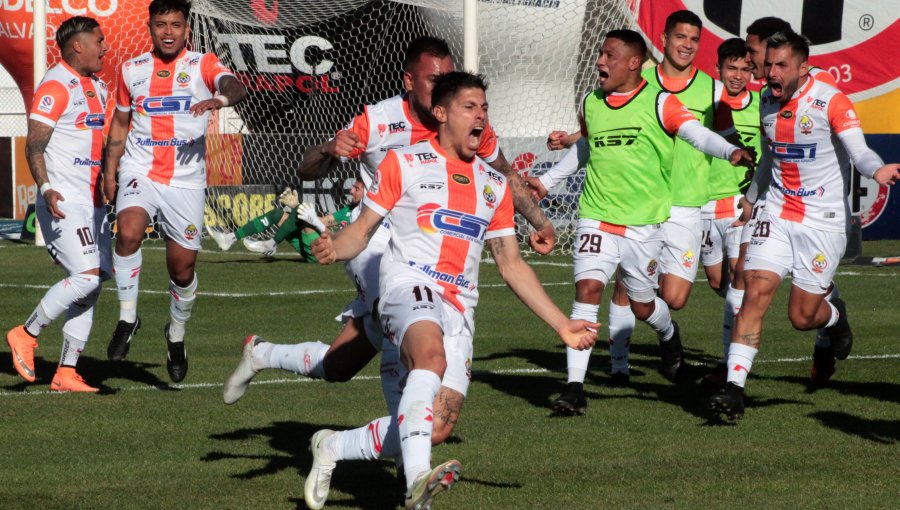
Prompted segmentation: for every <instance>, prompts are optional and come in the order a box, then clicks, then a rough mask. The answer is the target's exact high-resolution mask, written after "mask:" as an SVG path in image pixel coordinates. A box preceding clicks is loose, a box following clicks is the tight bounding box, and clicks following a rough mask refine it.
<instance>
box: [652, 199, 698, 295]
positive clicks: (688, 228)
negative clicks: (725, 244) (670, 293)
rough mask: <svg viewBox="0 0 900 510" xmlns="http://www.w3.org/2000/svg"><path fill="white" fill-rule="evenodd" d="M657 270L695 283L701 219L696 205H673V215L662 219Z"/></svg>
mask: <svg viewBox="0 0 900 510" xmlns="http://www.w3.org/2000/svg"><path fill="white" fill-rule="evenodd" d="M662 233H663V249H662V255H660V258H659V263H660V271H661V272H663V273H664V274H670V275H674V276H677V277H679V278H682V279H685V280H687V281H689V282H691V283H694V279H695V278H696V277H697V268H698V267H699V265H700V236H701V234H702V233H703V220H701V219H700V208H699V207H679V206H672V216H671V217H670V218H669V219H668V221H666V222H665V223H663V225H662Z"/></svg>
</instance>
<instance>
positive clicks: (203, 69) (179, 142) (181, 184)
mask: <svg viewBox="0 0 900 510" xmlns="http://www.w3.org/2000/svg"><path fill="white" fill-rule="evenodd" d="M223 76H234V75H233V74H232V73H231V71H229V70H228V69H227V68H225V67H224V66H223V65H222V64H221V63H220V62H219V59H218V57H216V56H215V55H214V54H212V53H206V54H203V53H196V52H193V51H187V50H184V51H182V53H181V55H180V56H179V57H178V58H176V59H174V60H172V61H171V62H168V63H166V62H163V61H162V60H160V59H159V58H157V57H156V56H155V55H154V54H153V53H152V52H148V53H144V54H143V55H140V56H138V57H136V58H133V59H131V60H128V61H126V62H124V63H122V66H121V67H120V68H119V85H118V88H117V90H116V109H118V110H119V111H123V112H127V111H131V112H132V115H131V130H130V131H129V132H128V141H127V143H126V145H125V155H124V156H123V157H122V161H121V163H120V165H119V171H120V172H122V173H127V172H139V173H141V174H144V175H147V176H148V177H150V179H152V180H154V181H156V182H159V183H161V184H166V185H169V186H174V187H177V188H193V189H199V188H205V187H206V127H207V124H208V122H209V112H206V113H204V114H203V115H200V116H197V117H194V116H193V115H191V113H190V111H189V109H190V107H191V105H194V104H196V103H198V102H200V101H203V100H206V99H210V98H212V97H213V95H214V94H213V93H214V91H215V90H217V87H218V83H219V80H220V79H221V78H222V77H223Z"/></svg>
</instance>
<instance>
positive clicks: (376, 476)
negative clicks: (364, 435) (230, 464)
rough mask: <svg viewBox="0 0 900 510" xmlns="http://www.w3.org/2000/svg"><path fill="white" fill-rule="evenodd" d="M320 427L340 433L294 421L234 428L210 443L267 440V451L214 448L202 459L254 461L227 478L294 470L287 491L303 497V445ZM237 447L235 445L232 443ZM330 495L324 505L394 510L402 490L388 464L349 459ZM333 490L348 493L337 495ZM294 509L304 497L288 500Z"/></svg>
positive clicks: (306, 462) (307, 459)
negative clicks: (294, 480) (255, 452)
mask: <svg viewBox="0 0 900 510" xmlns="http://www.w3.org/2000/svg"><path fill="white" fill-rule="evenodd" d="M323 428H333V429H336V430H337V429H341V428H343V427H340V426H337V425H327V424H325V425H323V424H313V423H301V422H295V421H280V422H274V423H272V424H270V425H268V426H265V427H254V428H245V429H238V430H235V431H231V432H223V433H220V434H212V435H210V436H209V438H210V439H212V440H215V441H236V442H242V441H245V440H247V439H250V438H255V437H263V438H268V441H269V446H270V447H271V450H266V451H265V452H262V453H260V454H258V455H248V454H243V453H240V454H238V453H230V452H227V451H222V450H213V451H210V452H209V453H207V454H206V456H204V457H203V458H202V459H201V460H202V461H204V462H219V461H227V460H254V461H259V463H258V467H256V468H253V469H250V470H248V471H243V472H237V473H235V474H233V475H231V476H232V477H233V478H236V479H240V480H251V479H254V478H258V477H262V476H267V475H272V474H275V473H279V472H281V471H285V470H288V471H296V472H297V474H298V475H299V476H298V479H297V484H296V485H295V486H294V487H293V488H291V489H290V490H289V492H290V493H291V494H302V493H303V482H304V480H305V478H306V476H307V474H308V473H309V470H310V468H311V466H312V455H311V454H310V453H309V451H308V449H307V447H308V445H309V438H311V437H312V435H313V434H314V433H315V432H316V431H318V430H320V429H323ZM236 444H237V443H236ZM331 487H332V495H331V497H330V498H329V500H328V507H329V508H334V507H340V506H348V507H354V508H369V509H380V508H394V507H396V506H397V505H400V504H402V503H403V494H402V489H401V487H400V485H399V483H398V481H397V478H396V477H395V476H394V470H393V469H392V468H391V467H390V463H388V462H377V463H374V462H365V461H350V462H341V463H340V464H339V465H338V467H337V469H335V471H334V476H333V478H332V479H331ZM334 491H340V492H342V493H344V494H349V495H350V497H349V498H347V497H346V496H342V495H337V494H335V493H334ZM290 501H291V502H292V503H295V504H296V505H297V507H298V508H306V505H305V503H304V502H303V498H302V497H300V498H291V499H290Z"/></svg>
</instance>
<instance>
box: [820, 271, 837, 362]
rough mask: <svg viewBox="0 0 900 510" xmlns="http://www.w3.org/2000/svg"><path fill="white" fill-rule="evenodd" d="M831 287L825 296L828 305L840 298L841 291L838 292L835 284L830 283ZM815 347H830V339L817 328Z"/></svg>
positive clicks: (823, 330)
mask: <svg viewBox="0 0 900 510" xmlns="http://www.w3.org/2000/svg"><path fill="white" fill-rule="evenodd" d="M831 285H832V287H831V292H829V293H828V295H826V296H825V299H827V300H828V302H829V303H830V302H831V300H832V299H835V298H840V297H841V291H840V290H838V286H837V284H835V283H834V282H832V283H831ZM816 345H817V346H819V347H831V337H829V336H828V333H827V332H826V331H825V328H819V329H817V330H816Z"/></svg>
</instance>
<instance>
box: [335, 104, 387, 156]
mask: <svg viewBox="0 0 900 510" xmlns="http://www.w3.org/2000/svg"><path fill="white" fill-rule="evenodd" d="M344 130H345V131H350V132H351V133H354V134H356V136H358V137H359V141H360V142H361V143H362V144H363V145H364V146H366V147H368V146H369V107H368V106H366V109H365V111H363V112H362V113H360V114H359V115H357V116H356V117H354V118H353V120H352V121H350V124H348V125H347V127H346V128H344ZM364 152H365V149H353V152H351V153H350V155H349V156H347V157H348V158H350V159H356V158H358V157H360V156H362V155H363V153H364ZM394 158H395V159H396V156H394Z"/></svg>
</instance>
